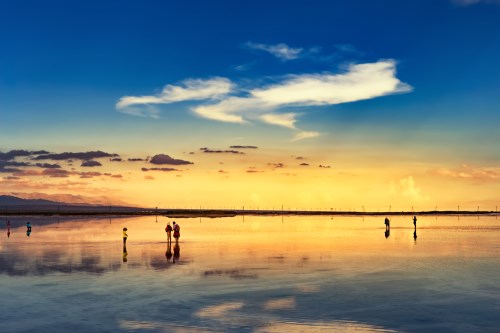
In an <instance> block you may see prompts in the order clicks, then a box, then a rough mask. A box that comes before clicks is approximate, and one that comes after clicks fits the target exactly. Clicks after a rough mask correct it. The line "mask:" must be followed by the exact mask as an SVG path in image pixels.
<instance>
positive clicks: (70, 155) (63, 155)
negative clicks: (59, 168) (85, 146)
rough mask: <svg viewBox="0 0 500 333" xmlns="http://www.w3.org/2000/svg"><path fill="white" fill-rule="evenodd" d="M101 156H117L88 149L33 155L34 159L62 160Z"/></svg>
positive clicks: (87, 158)
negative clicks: (78, 151)
mask: <svg viewBox="0 0 500 333" xmlns="http://www.w3.org/2000/svg"><path fill="white" fill-rule="evenodd" d="M102 157H118V154H110V153H106V152H103V151H100V150H97V151H88V152H81V153H70V152H64V153H60V154H43V155H39V156H37V157H35V158H34V159H35V160H55V161H62V160H69V159H75V160H84V161H87V160H92V159H94V158H102Z"/></svg>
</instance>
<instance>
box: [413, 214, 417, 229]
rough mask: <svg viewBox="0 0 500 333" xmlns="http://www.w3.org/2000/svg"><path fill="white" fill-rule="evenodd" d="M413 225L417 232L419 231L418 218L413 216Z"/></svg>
mask: <svg viewBox="0 0 500 333" xmlns="http://www.w3.org/2000/svg"><path fill="white" fill-rule="evenodd" d="M413 225H414V226H415V230H417V217H416V216H415V215H413Z"/></svg>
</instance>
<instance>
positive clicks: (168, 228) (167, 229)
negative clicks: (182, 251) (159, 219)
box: [165, 222, 173, 243]
mask: <svg viewBox="0 0 500 333" xmlns="http://www.w3.org/2000/svg"><path fill="white" fill-rule="evenodd" d="M172 230H173V228H172V226H171V225H170V222H168V223H167V226H166V227H165V232H166V233H167V242H169V243H172Z"/></svg>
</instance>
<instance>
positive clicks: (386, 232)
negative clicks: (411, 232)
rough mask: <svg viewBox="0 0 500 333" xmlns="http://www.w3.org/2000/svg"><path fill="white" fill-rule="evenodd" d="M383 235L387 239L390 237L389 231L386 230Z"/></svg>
mask: <svg viewBox="0 0 500 333" xmlns="http://www.w3.org/2000/svg"><path fill="white" fill-rule="evenodd" d="M384 235H385V238H389V236H390V235H391V229H387V230H386V231H385V232H384Z"/></svg>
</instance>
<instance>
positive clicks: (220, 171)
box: [218, 170, 228, 173]
mask: <svg viewBox="0 0 500 333" xmlns="http://www.w3.org/2000/svg"><path fill="white" fill-rule="evenodd" d="M218 172H219V173H228V172H227V171H225V170H219V171H218Z"/></svg>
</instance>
